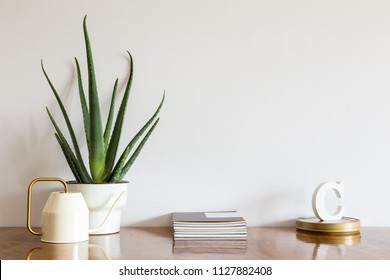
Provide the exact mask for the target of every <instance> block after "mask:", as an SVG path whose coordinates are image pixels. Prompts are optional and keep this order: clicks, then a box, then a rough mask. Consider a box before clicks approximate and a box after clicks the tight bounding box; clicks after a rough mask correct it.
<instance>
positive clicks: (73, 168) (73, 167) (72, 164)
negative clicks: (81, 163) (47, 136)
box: [54, 133, 82, 182]
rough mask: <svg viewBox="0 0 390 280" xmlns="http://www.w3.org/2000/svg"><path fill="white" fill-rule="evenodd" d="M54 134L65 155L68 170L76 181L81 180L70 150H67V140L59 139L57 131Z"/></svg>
mask: <svg viewBox="0 0 390 280" xmlns="http://www.w3.org/2000/svg"><path fill="white" fill-rule="evenodd" d="M54 135H55V137H56V139H57V142H58V144H59V145H60V147H61V150H62V153H63V154H64V156H65V159H66V162H67V163H68V165H69V168H70V170H71V171H72V173H73V176H74V177H75V179H76V181H77V182H82V179H81V176H80V173H79V170H78V169H77V166H76V164H75V162H74V161H73V159H72V156H71V152H69V150H68V148H69V145H68V143H67V142H63V139H61V138H60V136H59V135H58V134H57V133H54Z"/></svg>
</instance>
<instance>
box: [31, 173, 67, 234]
mask: <svg viewBox="0 0 390 280" xmlns="http://www.w3.org/2000/svg"><path fill="white" fill-rule="evenodd" d="M37 182H60V183H62V185H63V186H64V189H65V192H66V193H67V192H68V185H67V184H66V182H65V181H64V180H63V179H61V178H55V177H42V178H36V179H34V180H32V181H31V183H30V185H29V186H28V191H27V229H28V230H29V232H31V233H32V234H34V235H42V232H39V231H35V230H33V229H32V228H31V193H32V192H31V189H32V187H33V186H34V184H35V183H37Z"/></svg>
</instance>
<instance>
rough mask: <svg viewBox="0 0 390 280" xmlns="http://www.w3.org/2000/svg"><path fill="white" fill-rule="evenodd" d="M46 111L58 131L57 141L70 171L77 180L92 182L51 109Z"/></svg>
mask: <svg viewBox="0 0 390 280" xmlns="http://www.w3.org/2000/svg"><path fill="white" fill-rule="evenodd" d="M46 111H47V113H48V115H49V118H50V120H51V122H52V124H53V126H54V128H55V130H56V138H57V141H58V143H59V144H60V147H61V149H62V152H63V153H64V156H65V158H66V160H67V162H68V164H69V167H70V169H71V170H72V172H73V174H74V175H75V178H76V180H77V181H79V182H91V181H92V179H91V177H90V176H89V174H88V172H86V171H84V170H83V168H82V166H81V165H80V162H79V161H78V160H77V158H76V156H75V155H74V153H73V151H72V149H71V148H70V146H69V144H68V141H66V139H65V137H64V134H63V133H62V131H61V129H60V128H59V127H58V125H57V123H56V121H55V120H54V118H53V116H52V115H51V113H50V111H49V109H48V108H46Z"/></svg>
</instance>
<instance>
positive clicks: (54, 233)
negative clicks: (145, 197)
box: [27, 178, 123, 243]
mask: <svg viewBox="0 0 390 280" xmlns="http://www.w3.org/2000/svg"><path fill="white" fill-rule="evenodd" d="M39 181H56V182H60V183H62V185H63V186H64V191H61V192H52V193H50V195H49V198H48V200H47V201H46V204H45V206H44V208H43V211H42V232H37V231H35V230H33V229H32V228H31V215H30V214H31V190H32V187H33V185H34V184H35V183H37V182H39ZM122 195H123V193H121V194H120V195H119V196H118V197H117V199H116V200H115V201H114V202H113V204H112V206H111V209H110V210H109V211H108V213H107V216H106V218H105V219H104V221H103V222H102V224H101V225H100V226H99V227H98V228H95V229H89V210H88V207H87V204H86V203H85V200H84V198H83V195H82V194H81V193H79V192H68V186H67V184H66V182H65V181H64V180H62V179H60V178H37V179H34V180H33V181H31V183H30V185H29V187H28V200H27V228H28V230H29V231H30V232H31V233H32V234H34V235H42V238H41V241H42V242H47V243H74V242H83V241H87V240H88V239H89V234H90V233H93V232H95V231H97V230H99V229H100V228H101V227H102V226H104V224H105V222H106V221H107V218H108V217H109V216H110V214H111V212H112V210H113V209H114V208H115V206H116V204H117V202H118V201H119V198H120V197H121V196H122Z"/></svg>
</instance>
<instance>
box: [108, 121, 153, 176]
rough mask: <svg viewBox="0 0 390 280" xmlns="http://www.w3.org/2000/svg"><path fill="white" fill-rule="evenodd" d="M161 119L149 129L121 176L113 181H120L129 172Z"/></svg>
mask: <svg viewBox="0 0 390 280" xmlns="http://www.w3.org/2000/svg"><path fill="white" fill-rule="evenodd" d="M159 121H160V118H158V119H157V120H156V121H155V122H154V124H153V126H152V127H151V128H150V129H149V131H148V132H147V133H146V135H145V137H144V138H143V139H142V141H141V142H140V143H139V145H138V147H137V148H136V149H135V151H134V153H133V154H132V155H131V157H130V159H129V160H128V161H127V162H126V164H125V166H124V167H123V168H122V170H121V173H120V174H119V176H117V177H115V178H113V179H112V182H120V181H121V180H122V179H123V177H124V176H125V175H126V174H127V172H128V171H129V169H130V167H131V166H132V165H133V163H134V161H135V160H136V158H137V157H138V155H139V153H140V152H141V150H142V148H143V147H144V145H145V143H146V141H148V139H149V137H150V135H151V134H152V132H153V130H154V129H155V128H156V126H157V124H158V122H159Z"/></svg>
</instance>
